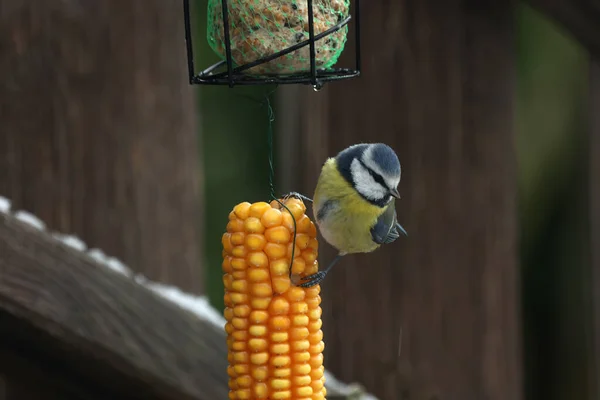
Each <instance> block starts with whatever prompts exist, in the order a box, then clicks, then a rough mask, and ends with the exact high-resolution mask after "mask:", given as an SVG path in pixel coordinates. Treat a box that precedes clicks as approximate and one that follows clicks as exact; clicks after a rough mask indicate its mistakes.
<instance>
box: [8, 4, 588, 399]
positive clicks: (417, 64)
mask: <svg viewBox="0 0 600 400" xmlns="http://www.w3.org/2000/svg"><path fill="white" fill-rule="evenodd" d="M363 3H364V4H363V10H362V12H363V21H364V22H363V23H364V25H363V33H364V37H363V58H364V71H363V76H362V77H361V78H360V79H357V80H354V81H347V82H341V83H335V84H330V85H328V86H326V88H325V89H324V90H322V91H320V92H318V93H315V92H314V91H312V89H310V88H291V87H288V88H279V89H278V91H277V95H276V99H277V104H276V108H275V115H276V122H277V126H276V132H275V135H276V145H277V146H278V149H279V152H278V154H277V179H278V189H279V191H280V192H285V191H288V190H292V189H293V190H299V191H303V192H305V193H307V194H308V195H310V194H311V192H312V188H313V187H314V184H315V181H316V177H317V174H318V171H319V168H320V166H321V164H322V163H323V161H324V160H325V159H326V157H328V156H332V155H334V154H335V153H337V152H338V151H339V150H341V149H342V148H344V147H345V146H347V145H349V144H352V143H356V142H360V141H384V142H387V143H389V144H390V145H392V146H393V147H394V148H395V149H396V150H397V152H398V154H399V156H400V160H401V162H402V164H403V181H402V183H401V185H400V192H401V194H402V200H401V201H400V202H399V204H398V213H399V218H400V220H401V223H402V224H403V225H404V226H405V227H406V228H407V230H408V232H409V236H408V238H403V239H402V240H400V241H399V242H397V243H395V244H394V245H392V246H389V247H386V248H384V249H381V250H380V251H378V252H377V253H374V254H370V255H363V256H353V257H352V258H348V259H347V260H344V261H343V262H342V263H341V264H340V265H339V266H338V267H336V268H335V270H334V271H332V274H331V276H330V277H329V278H328V279H327V280H326V281H325V283H324V285H323V307H324V317H325V326H324V329H325V335H326V336H325V338H326V339H325V340H326V345H327V347H326V361H325V363H326V367H327V368H328V369H330V370H332V372H334V373H335V374H336V375H338V376H339V377H340V378H342V379H343V380H345V381H360V382H362V383H363V384H364V385H365V386H366V387H367V388H368V389H369V391H371V392H372V393H374V394H376V395H377V396H379V398H381V399H382V400H399V399H402V400H408V399H410V400H415V399H417V400H434V399H437V400H454V399H456V400H464V399H476V400H479V399H481V400H483V399H494V400H496V399H497V400H505V399H515V400H518V399H532V400H537V399H540V400H542V399H543V400H548V399H549V400H554V399H556V400H558V399H582V400H592V399H597V398H599V397H600V388H599V387H598V379H597V377H598V363H599V362H600V350H599V349H600V342H599V341H598V333H599V332H600V320H599V319H598V317H597V314H598V310H599V309H600V300H599V299H600V288H598V282H600V280H599V279H600V273H599V268H600V255H599V254H598V249H600V239H599V237H600V236H599V235H600V232H599V230H598V229H599V228H598V227H599V226H600V212H599V210H598V205H599V204H600V193H599V192H598V189H597V182H599V181H600V165H598V161H597V160H596V159H597V156H596V155H597V154H600V140H598V135H600V117H598V115H600V109H599V106H598V104H599V102H600V71H599V68H600V67H598V63H597V56H598V54H600V33H599V32H598V29H599V28H598V27H600V11H599V10H600V9H599V7H598V6H597V5H594V3H593V2H591V1H587V0H579V1H576V2H570V1H567V0H552V1H550V0H547V1H545V0H535V1H532V5H534V6H535V7H537V9H536V8H532V7H531V6H530V5H527V4H524V3H517V2H497V1H491V0H486V1H481V2H473V1H466V2H465V1H462V2H461V1H457V0H453V1H448V2H446V3H443V4H442V3H441V2H434V1H432V0H427V1H417V0H409V1H403V2H395V1H391V0H384V1H380V2H363ZM205 9H206V2H205V1H204V0H198V1H197V2H196V3H195V7H194V11H195V19H196V21H195V24H194V26H195V29H194V31H195V35H196V40H195V44H196V47H197V52H198V53H197V54H200V57H197V60H196V61H197V65H198V67H199V68H200V67H203V66H207V65H209V64H211V63H212V62H214V61H216V60H217V57H216V56H215V55H214V54H213V53H212V52H211V51H210V49H209V48H208V45H207V44H206V41H205V29H206V25H205V19H206V13H205ZM540 10H544V11H546V13H545V14H543V13H541V12H540ZM557 22H560V23H563V24H567V25H568V26H569V27H570V29H568V30H567V29H565V28H564V27H561V26H560V25H559V24H558V23H557ZM183 43H184V42H183V31H182V20H181V5H180V2H178V1H174V0H172V1H166V2H160V1H150V2H148V1H145V2H142V1H132V2H128V3H126V4H125V3H121V2H116V1H112V0H111V1H108V2H104V3H102V4H101V5H93V4H87V3H85V2H56V1H48V2H45V3H43V4H42V3H39V2H33V1H25V2H15V1H10V0H2V1H0V71H1V72H2V73H3V76H4V79H3V80H2V83H0V195H1V196H6V197H8V198H10V199H12V200H13V201H14V203H15V206H16V207H17V208H23V209H26V210H28V211H30V212H32V213H34V214H36V215H38V216H40V217H41V218H42V219H43V220H44V222H45V223H46V224H48V225H49V227H50V228H51V229H53V230H58V231H61V232H63V233H73V234H76V235H78V236H80V237H82V238H83V239H84V240H85V241H86V242H87V243H88V244H89V245H90V246H95V247H99V248H101V249H102V250H104V251H105V252H106V253H108V254H110V255H113V256H116V257H118V258H121V259H122V260H123V261H124V262H126V263H127V264H129V265H130V266H131V267H132V268H134V269H135V270H137V271H139V272H143V273H144V274H146V275H147V276H148V277H149V278H151V279H154V280H158V281H162V282H166V283H170V284H174V285H177V286H179V287H181V288H183V289H185V290H188V291H191V292H194V293H202V292H203V291H205V292H206V293H207V294H208V295H209V297H210V299H211V301H212V302H213V304H214V305H215V306H216V307H217V308H220V307H222V291H223V289H222V285H221V270H220V264H221V247H220V236H221V232H222V231H223V229H224V226H225V221H226V216H227V214H228V212H229V211H230V209H231V207H232V206H234V205H235V204H237V203H238V202H241V201H258V200H263V199H266V198H267V196H268V194H269V188H268V162H267V144H266V129H267V114H266V110H265V109H264V108H262V107H261V106H260V105H259V104H258V103H257V102H256V101H252V100H249V99H248V97H247V96H250V97H254V98H256V99H257V100H261V99H262V97H263V96H264V94H265V92H266V91H267V90H269V89H267V88H249V89H248V88H242V89H238V88H236V89H234V90H229V89H227V88H224V87H202V88H192V87H190V86H188V85H187V82H186V79H187V77H186V73H187V70H186V66H185V55H184V48H183ZM590 51H591V52H590ZM351 56H352V43H349V45H348V47H347V48H346V50H345V52H344V54H343V57H342V60H341V63H342V64H343V63H345V62H349V60H350V59H351ZM593 57H596V58H595V59H596V61H595V62H594V61H593ZM194 95H197V101H196V102H195V101H194V100H195V99H194ZM196 120H198V122H196ZM195 150H197V151H195ZM331 256H332V252H331V249H329V248H328V247H327V246H326V245H323V246H322V251H321V260H322V262H326V260H328V259H329V258H330V257H331ZM323 260H325V261H323Z"/></svg>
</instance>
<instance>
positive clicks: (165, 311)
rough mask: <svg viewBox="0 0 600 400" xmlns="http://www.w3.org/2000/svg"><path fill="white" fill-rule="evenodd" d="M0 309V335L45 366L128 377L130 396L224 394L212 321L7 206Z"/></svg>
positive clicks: (111, 381) (110, 378) (109, 382)
mask: <svg viewBox="0 0 600 400" xmlns="http://www.w3.org/2000/svg"><path fill="white" fill-rule="evenodd" d="M0 316H1V317H0V321H1V322H0V327H1V328H0V337H1V338H2V340H1V341H0V343H9V342H10V343H11V344H12V346H9V347H10V348H12V349H13V351H17V352H22V353H24V352H26V353H27V358H31V357H35V358H37V359H40V360H42V359H43V364H45V365H50V366H52V367H51V368H49V370H48V372H51V371H53V370H54V371H56V370H57V369H59V368H63V369H65V370H68V371H69V373H70V374H75V375H76V376H81V379H84V380H88V381H93V382H96V383H98V384H99V385H100V386H102V387H103V388H104V389H107V388H115V385H118V386H120V387H130V391H131V393H130V396H131V398H132V399H137V398H148V396H150V398H161V399H178V400H180V399H181V400H183V399H196V400H204V399H206V400H214V399H225V398H227V392H228V388H227V376H226V374H225V373H224V372H225V371H226V367H227V365H226V363H227V358H226V356H225V352H226V348H225V341H224V340H223V337H222V333H221V332H219V331H218V330H217V329H216V328H215V327H214V326H212V325H211V324H210V323H208V322H205V321H202V320H200V319H199V318H197V317H196V316H194V315H192V314H191V313H189V312H187V311H184V310H182V309H180V308H179V307H177V306H176V305H175V304H172V303H170V302H168V301H167V300H165V299H162V298H160V297H159V296H157V295H156V294H154V293H153V292H152V291H150V290H148V289H146V288H144V287H143V286H141V285H139V284H137V283H136V282H134V281H133V280H131V279H128V278H127V277H125V276H122V275H120V274H117V273H115V272H113V271H111V270H109V269H108V268H103V267H100V266H98V265H97V264H96V263H94V261H92V260H91V259H90V258H88V257H87V256H86V255H85V254H83V253H80V252H78V251H76V250H73V249H70V248H69V247H67V246H64V245H61V244H59V243H58V242H57V241H56V240H55V239H53V238H52V237H50V235H48V234H47V233H44V232H41V231H37V230H35V229H34V228H31V227H29V226H26V225H24V224H23V223H21V222H20V221H18V220H16V219H15V218H13V217H10V216H7V215H4V214H0ZM9 322H10V323H9ZM17 333H18V335H17ZM40 364H42V362H41V361H40Z"/></svg>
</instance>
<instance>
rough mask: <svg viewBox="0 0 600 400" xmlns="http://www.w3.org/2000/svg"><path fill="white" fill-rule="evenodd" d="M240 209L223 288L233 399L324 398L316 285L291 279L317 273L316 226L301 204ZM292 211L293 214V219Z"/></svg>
mask: <svg viewBox="0 0 600 400" xmlns="http://www.w3.org/2000/svg"><path fill="white" fill-rule="evenodd" d="M284 204H285V205H286V206H287V207H288V209H289V211H288V210H286V209H285V208H281V206H280V204H279V203H277V202H276V201H273V202H271V204H269V203H265V202H258V203H254V204H250V203H247V202H244V203H240V204H238V205H237V206H235V207H234V209H233V211H232V212H231V213H230V214H229V223H228V224H227V232H226V233H225V234H223V238H222V243H223V273H224V275H223V283H224V285H225V307H226V308H225V311H224V314H225V319H226V320H227V324H226V325H225V330H226V332H227V347H228V361H229V367H228V369H227V373H228V375H229V388H230V391H229V398H230V399H232V400H233V399H240V400H246V399H252V400H254V399H269V400H279V399H293V400H323V399H325V395H326V390H325V387H324V383H325V378H324V376H323V373H324V367H323V349H324V347H325V344H324V343H323V332H322V331H321V325H322V322H321V307H320V304H321V297H320V296H319V292H320V286H319V285H316V286H313V287H311V288H307V289H304V288H300V287H297V286H294V285H293V284H292V282H290V278H289V266H290V261H291V257H292V246H293V237H294V221H293V219H292V215H293V216H294V218H295V220H296V244H295V250H294V261H293V266H292V273H293V274H297V275H299V276H300V277H303V276H306V275H310V274H313V273H315V272H317V271H318V268H319V267H318V262H317V254H318V242H317V238H316V235H317V231H316V227H315V225H314V224H313V222H312V221H311V220H310V218H309V217H308V216H307V215H306V214H305V211H306V207H305V206H304V204H303V203H302V201H301V200H298V199H296V198H290V199H287V200H286V201H285V202H284ZM290 212H291V215H290Z"/></svg>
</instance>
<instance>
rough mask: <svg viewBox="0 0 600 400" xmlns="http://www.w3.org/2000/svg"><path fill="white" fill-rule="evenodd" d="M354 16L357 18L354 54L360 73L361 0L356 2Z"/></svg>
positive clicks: (355, 21) (355, 0)
mask: <svg viewBox="0 0 600 400" xmlns="http://www.w3.org/2000/svg"><path fill="white" fill-rule="evenodd" d="M354 14H355V15H356V18H355V19H354V29H355V37H356V39H355V41H356V43H355V45H354V47H355V50H354V54H355V57H356V70H357V71H358V72H360V68H361V64H362V60H361V54H360V0H354Z"/></svg>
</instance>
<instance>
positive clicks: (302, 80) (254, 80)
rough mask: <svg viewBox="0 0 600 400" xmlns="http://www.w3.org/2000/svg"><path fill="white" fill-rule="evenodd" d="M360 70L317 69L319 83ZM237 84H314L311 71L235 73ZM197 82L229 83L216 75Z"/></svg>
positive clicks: (339, 78)
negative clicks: (273, 73) (253, 74)
mask: <svg viewBox="0 0 600 400" xmlns="http://www.w3.org/2000/svg"><path fill="white" fill-rule="evenodd" d="M359 75H360V73H359V71H355V70H348V69H340V70H333V71H328V70H317V79H318V81H317V82H318V83H323V82H333V81H340V80H344V79H350V78H354V77H357V76H359ZM234 79H235V84H236V85H239V86H247V85H271V84H276V85H286V84H303V85H312V77H311V75H310V72H308V73H305V74H301V75H290V76H284V75H271V76H251V75H244V74H240V75H234ZM195 83H197V84H203V85H227V84H228V83H229V81H228V78H227V77H221V78H216V77H215V76H208V77H200V76H197V77H196V79H195Z"/></svg>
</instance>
